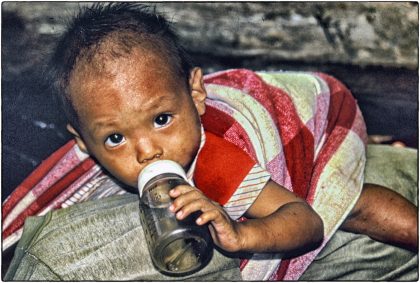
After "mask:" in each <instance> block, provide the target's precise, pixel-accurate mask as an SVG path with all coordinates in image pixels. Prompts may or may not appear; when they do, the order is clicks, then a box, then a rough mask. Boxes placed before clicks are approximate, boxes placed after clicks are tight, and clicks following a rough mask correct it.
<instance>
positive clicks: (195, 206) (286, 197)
mask: <svg viewBox="0 0 420 283" xmlns="http://www.w3.org/2000/svg"><path fill="white" fill-rule="evenodd" d="M171 196H172V197H174V198H176V199H175V200H174V203H173V207H172V210H173V211H174V212H177V217H179V218H180V219H182V218H184V217H186V216H187V215H189V214H190V213H192V212H194V211H198V210H201V211H202V212H203V213H202V215H201V216H200V217H199V219H197V223H198V224H200V225H203V224H205V223H209V224H210V225H209V227H210V232H211V233H212V236H213V240H214V242H215V243H216V245H218V246H219V247H221V248H222V249H224V250H226V251H229V252H239V251H244V252H277V253H283V254H284V255H286V256H292V255H293V256H297V255H299V254H302V253H304V252H307V251H309V250H311V249H314V248H316V247H317V246H318V245H319V244H320V243H321V241H322V239H323V223H322V220H321V218H320V217H319V216H318V215H317V214H316V213H315V212H314V211H313V210H312V208H311V207H310V206H309V205H307V204H306V203H305V202H304V201H303V200H302V199H300V198H298V197H296V196H295V195H294V194H293V193H291V192H289V191H288V190H286V189H285V188H283V187H281V186H279V185H278V184H276V183H275V182H272V181H269V182H268V183H267V185H266V186H265V187H264V189H263V191H262V192H261V193H260V195H259V196H258V197H257V199H256V200H255V202H254V203H253V204H252V205H251V207H250V208H249V209H248V211H247V213H246V216H247V217H248V218H252V219H249V220H247V221H244V222H235V221H232V220H231V219H230V217H229V216H228V215H227V214H226V212H225V211H224V210H223V208H222V207H221V206H220V205H219V204H217V203H215V202H213V201H211V200H209V199H208V198H206V197H205V196H204V195H203V194H202V193H201V192H200V191H199V190H198V189H196V188H192V187H189V186H178V187H177V188H175V189H174V190H173V191H172V192H171Z"/></svg>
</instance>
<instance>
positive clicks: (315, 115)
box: [2, 70, 366, 280]
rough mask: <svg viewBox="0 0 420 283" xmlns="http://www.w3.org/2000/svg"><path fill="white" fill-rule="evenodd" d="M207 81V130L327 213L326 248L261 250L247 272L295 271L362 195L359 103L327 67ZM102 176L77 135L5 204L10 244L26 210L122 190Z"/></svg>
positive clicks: (223, 75)
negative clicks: (103, 182)
mask: <svg viewBox="0 0 420 283" xmlns="http://www.w3.org/2000/svg"><path fill="white" fill-rule="evenodd" d="M205 83H206V89H207V91H208V95H209V97H208V99H207V106H208V107H207V111H206V114H205V115H204V117H203V119H202V121H203V125H204V128H205V129H206V130H207V131H210V132H213V133H215V134H217V135H219V136H222V137H223V138H225V139H226V140H228V141H230V142H232V143H233V144H235V145H237V146H238V147H240V148H242V149H243V150H244V151H245V152H246V153H248V154H249V155H250V156H251V157H252V158H253V159H254V160H255V161H257V162H258V163H259V164H260V165H261V166H262V167H263V168H265V169H266V170H267V171H268V172H269V173H270V174H271V178H272V179H273V180H274V181H275V182H277V183H279V184H280V185H282V186H284V187H285V188H287V189H289V190H291V191H293V192H295V193H296V194H297V195H298V196H300V197H302V198H304V199H306V200H307V202H308V203H309V204H310V205H311V206H312V207H313V208H314V209H315V210H316V211H317V212H318V214H319V215H320V216H321V218H322V219H323V221H324V228H325V238H324V242H323V244H322V246H321V247H320V248H318V249H317V250H315V251H313V252H311V253H308V254H306V255H304V256H301V257H298V258H295V259H292V260H288V261H282V260H281V259H280V258H279V257H278V256H276V255H273V254H256V255H255V256H254V257H253V258H252V259H250V260H246V261H245V260H244V261H243V262H242V265H241V267H242V276H243V278H244V279H245V280H267V279H272V280H278V279H285V280H295V279H298V278H299V276H300V275H301V274H302V273H303V272H304V271H305V269H306V268H307V266H308V265H309V264H310V263H311V261H312V260H313V259H314V257H315V256H316V255H317V254H318V253H319V251H320V250H321V249H322V247H323V246H324V245H325V243H327V242H328V240H329V239H330V238H331V235H332V234H333V233H334V232H335V231H336V230H337V229H338V227H339V226H340V224H341V223H342V222H343V220H344V219H345V217H346V215H347V214H348V213H349V211H350V210H351V208H352V207H353V205H354V204H355V202H356V201H357V198H358V196H359V194H360V191H361V188H362V181H363V168H364V163H365V142H366V131H365V126H364V122H363V118H362V116H361V113H360V110H359V109H358V107H357V104H356V102H355V100H354V99H353V97H352V96H351V93H350V92H349V91H348V90H347V89H346V88H345V87H344V86H343V85H342V84H341V83H340V82H338V81H337V80H335V79H333V78H332V77H329V76H326V75H324V74H312V73H295V72H277V73H266V72H259V73H254V72H251V71H248V70H230V71H225V72H219V73H215V74H212V75H209V76H206V77H205ZM103 174H104V173H103V172H102V169H101V168H100V167H99V166H98V165H97V164H95V163H94V161H93V160H92V159H90V158H88V157H87V156H86V155H84V154H82V153H81V152H80V150H78V148H77V146H76V145H75V144H74V142H73V141H70V142H69V143H68V144H66V145H65V146H63V147H62V148H61V149H59V150H58V151H57V152H56V153H54V154H53V155H51V156H50V157H49V158H48V159H47V160H46V161H44V162H43V163H42V164H41V165H40V166H39V167H38V168H37V169H36V170H35V171H34V172H33V173H32V174H31V175H30V176H29V177H28V178H27V179H26V180H25V181H24V182H23V183H22V184H21V185H20V186H18V188H17V189H16V190H15V191H14V192H13V193H12V194H11V195H10V196H9V197H8V198H7V199H6V200H5V202H4V203H3V207H2V211H3V227H2V228H3V234H2V237H3V250H4V249H6V248H7V247H10V246H11V245H12V244H13V243H14V242H16V241H17V240H18V239H19V237H20V234H21V229H22V228H21V227H22V225H23V222H24V220H25V218H26V217H27V216H29V215H43V214H45V213H46V212H47V211H49V210H51V209H58V208H61V207H65V206H68V205H72V204H73V203H77V202H81V201H85V200H89V199H94V198H101V197H106V196H108V195H111V194H122V193H124V190H122V189H121V190H115V189H113V190H111V191H109V192H105V193H103V194H99V195H98V194H94V193H92V192H93V191H94V190H95V186H94V183H95V182H98V180H99V179H100V178H101V176H102V175H103ZM280 263H281V265H280ZM279 266H280V268H279Z"/></svg>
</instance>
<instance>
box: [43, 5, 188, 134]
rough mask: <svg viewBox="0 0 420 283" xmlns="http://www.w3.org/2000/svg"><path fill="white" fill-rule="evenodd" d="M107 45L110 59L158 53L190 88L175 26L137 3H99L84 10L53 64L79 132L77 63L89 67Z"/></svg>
mask: <svg viewBox="0 0 420 283" xmlns="http://www.w3.org/2000/svg"><path fill="white" fill-rule="evenodd" d="M104 42H112V43H113V46H114V47H113V48H112V50H108V51H109V52H107V56H111V57H113V58H118V57H119V56H122V55H124V54H129V53H130V51H131V50H132V48H133V47H141V48H144V49H143V50H147V51H152V50H153V51H154V52H157V53H159V55H162V56H163V58H164V59H166V60H168V63H169V66H170V67H171V68H172V70H173V71H174V72H175V73H176V74H177V75H178V76H179V77H180V78H181V79H183V80H185V83H186V85H187V86H188V85H189V84H188V80H189V73H190V70H191V68H192V63H191V60H190V58H189V56H188V54H187V53H186V51H185V50H184V48H183V47H182V46H181V44H180V43H179V39H178V37H177V35H176V33H175V31H174V30H173V29H172V27H171V24H170V23H169V22H168V21H167V20H166V19H165V18H164V17H163V16H161V15H159V14H158V13H156V11H155V9H154V8H153V9H152V8H151V7H148V6H145V5H141V4H137V3H123V2H117V3H106V4H103V3H95V4H93V5H92V6H90V7H84V8H81V9H80V10H79V13H78V15H77V16H76V17H74V19H73V20H72V22H70V24H69V25H68V29H67V31H66V32H65V33H64V34H63V35H62V37H61V39H60V40H59V42H58V44H57V46H56V49H55V52H54V54H53V56H52V57H51V61H50V64H49V76H50V80H51V81H52V87H53V92H55V93H56V94H57V95H58V97H59V101H60V103H61V105H62V107H63V109H64V111H65V114H66V116H67V118H68V119H69V122H70V123H71V124H72V125H73V126H74V127H76V129H78V128H79V127H80V125H79V120H78V115H77V113H76V111H75V109H74V105H73V103H72V101H71V97H70V94H69V93H68V84H69V79H70V76H71V73H72V71H73V70H74V68H75V65H76V63H77V62H79V61H81V60H82V59H83V60H85V61H84V63H89V62H90V61H91V60H92V58H94V56H95V55H96V51H98V49H99V48H100V47H101V44H103V43H104Z"/></svg>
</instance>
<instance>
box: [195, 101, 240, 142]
mask: <svg viewBox="0 0 420 283" xmlns="http://www.w3.org/2000/svg"><path fill="white" fill-rule="evenodd" d="M201 123H202V124H203V127H204V129H206V130H208V131H211V132H212V133H214V134H216V135H217V136H219V137H223V135H224V134H225V132H226V131H227V130H228V129H229V128H230V127H231V126H232V125H233V124H234V123H235V119H233V118H232V117H231V116H229V115H227V114H226V113H224V112H222V111H221V110H219V109H217V108H214V107H212V106H209V105H206V112H205V113H204V115H202V116H201Z"/></svg>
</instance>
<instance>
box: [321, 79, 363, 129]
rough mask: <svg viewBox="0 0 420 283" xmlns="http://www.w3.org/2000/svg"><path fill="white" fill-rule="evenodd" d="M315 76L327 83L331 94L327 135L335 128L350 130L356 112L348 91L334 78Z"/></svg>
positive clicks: (351, 96) (353, 101)
mask: <svg viewBox="0 0 420 283" xmlns="http://www.w3.org/2000/svg"><path fill="white" fill-rule="evenodd" d="M316 75H318V76H319V77H321V78H322V79H324V80H325V81H326V82H327V84H328V87H329V88H330V92H331V95H330V107H329V109H328V126H327V133H331V132H332V130H333V129H334V127H337V126H340V127H343V128H346V129H350V128H351V127H352V125H353V122H354V119H355V116H356V111H357V104H356V100H355V99H354V97H353V95H352V94H351V92H350V90H348V89H347V88H346V87H345V86H344V85H343V84H342V83H341V82H340V81H338V80H337V79H335V78H334V77H331V76H329V75H327V74H323V73H317V74H316Z"/></svg>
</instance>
